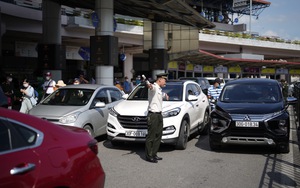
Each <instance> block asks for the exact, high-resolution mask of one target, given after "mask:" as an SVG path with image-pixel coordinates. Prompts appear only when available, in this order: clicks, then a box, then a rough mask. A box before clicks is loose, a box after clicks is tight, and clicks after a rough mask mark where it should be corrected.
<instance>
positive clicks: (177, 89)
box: [162, 83, 183, 101]
mask: <svg viewBox="0 0 300 188" xmlns="http://www.w3.org/2000/svg"><path fill="white" fill-rule="evenodd" d="M162 91H163V92H165V93H166V94H168V95H169V101H182V95H183V87H182V85H181V84H168V83H167V85H166V87H163V88H162Z"/></svg>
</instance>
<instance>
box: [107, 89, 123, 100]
mask: <svg viewBox="0 0 300 188" xmlns="http://www.w3.org/2000/svg"><path fill="white" fill-rule="evenodd" d="M108 91H109V94H110V97H111V102H115V101H118V100H120V99H122V93H120V91H118V90H116V89H109V90H108Z"/></svg>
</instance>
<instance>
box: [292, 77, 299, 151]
mask: <svg viewBox="0 0 300 188" xmlns="http://www.w3.org/2000/svg"><path fill="white" fill-rule="evenodd" d="M292 95H293V97H296V98H297V99H298V100H297V103H296V104H295V105H293V108H294V112H295V123H296V128H297V137H298V146H299V150H300V82H297V83H295V84H294V88H293V92H292Z"/></svg>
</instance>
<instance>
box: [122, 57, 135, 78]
mask: <svg viewBox="0 0 300 188" xmlns="http://www.w3.org/2000/svg"><path fill="white" fill-rule="evenodd" d="M132 69H133V55H132V54H129V53H126V60H125V62H124V70H123V72H124V76H127V77H128V79H129V80H130V79H131V78H132V77H133V75H132Z"/></svg>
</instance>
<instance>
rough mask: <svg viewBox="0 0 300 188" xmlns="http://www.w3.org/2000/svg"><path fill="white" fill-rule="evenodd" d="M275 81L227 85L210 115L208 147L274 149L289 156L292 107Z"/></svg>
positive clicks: (240, 80)
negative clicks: (270, 147)
mask: <svg viewBox="0 0 300 188" xmlns="http://www.w3.org/2000/svg"><path fill="white" fill-rule="evenodd" d="M296 100H297V99H296V98H292V97H290V98H287V100H284V98H283V95H282V91H281V87H280V85H279V83H278V81H276V80H272V79H263V78H250V79H246V78H245V79H244V78H243V79H238V80H233V81H230V82H228V83H227V84H226V85H225V86H224V87H223V90H222V92H221V94H220V97H219V99H218V101H217V103H216V107H215V109H214V110H213V111H212V112H211V114H210V117H211V126H210V134H209V143H210V147H211V149H212V150H215V149H218V148H220V147H221V146H223V145H229V144H242V145H266V146H275V147H276V148H277V150H278V151H279V152H283V153H288V152H289V134H290V118H289V113H288V111H287V107H288V105H289V104H293V103H295V102H296Z"/></svg>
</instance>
